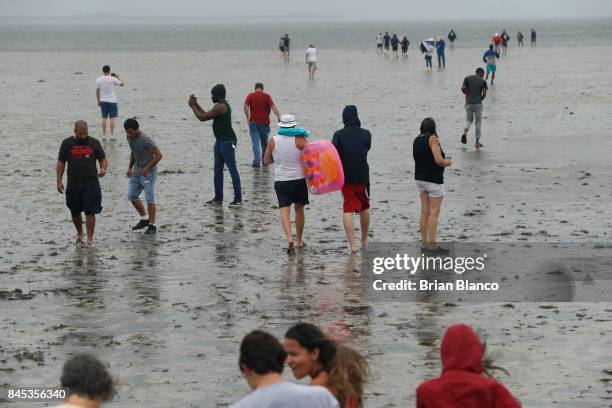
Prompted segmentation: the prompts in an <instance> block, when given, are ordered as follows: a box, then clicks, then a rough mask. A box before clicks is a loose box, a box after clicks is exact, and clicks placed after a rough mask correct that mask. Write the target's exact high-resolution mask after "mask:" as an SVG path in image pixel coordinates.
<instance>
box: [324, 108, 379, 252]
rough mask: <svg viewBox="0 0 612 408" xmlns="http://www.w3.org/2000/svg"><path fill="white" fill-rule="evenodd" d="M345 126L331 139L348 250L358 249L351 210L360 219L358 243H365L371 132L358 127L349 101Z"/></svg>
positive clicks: (368, 216)
mask: <svg viewBox="0 0 612 408" xmlns="http://www.w3.org/2000/svg"><path fill="white" fill-rule="evenodd" d="M342 120H343V122H344V129H341V130H339V131H337V132H336V133H335V134H334V137H333V139H332V143H333V144H334V146H335V147H336V150H338V154H339V155H340V160H341V161H342V168H343V169H344V186H343V187H342V197H343V198H344V219H343V221H344V230H345V231H346V236H347V238H348V240H349V244H350V247H351V253H355V252H357V246H356V245H355V228H354V227H353V213H357V214H359V219H360V222H361V245H362V246H364V247H365V245H366V244H367V241H368V229H369V228H370V169H369V167H368V151H370V147H371V146H372V135H371V134H370V132H369V131H367V130H365V129H362V128H361V122H360V121H359V116H358V115H357V107H355V106H354V105H348V106H346V107H345V108H344V111H343V112H342Z"/></svg>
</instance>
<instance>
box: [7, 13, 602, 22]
mask: <svg viewBox="0 0 612 408" xmlns="http://www.w3.org/2000/svg"><path fill="white" fill-rule="evenodd" d="M73 18H80V19H88V20H96V19H98V20H104V21H105V22H108V19H117V20H127V19H130V20H132V19H135V18H138V19H144V20H146V19H149V20H168V19H173V20H174V21H176V20H179V21H181V20H182V21H186V22H187V21H189V22H197V21H206V22H209V23H210V22H219V23H227V22H240V23H251V24H258V23H261V22H272V21H275V20H276V19H278V18H288V19H291V23H296V22H298V23H299V22H300V21H299V20H302V22H307V23H313V22H316V20H317V19H321V20H324V22H336V23H377V22H396V21H406V22H439V21H444V22H447V21H448V22H460V21H489V20H493V21H504V20H505V21H511V20H524V21H536V20H539V21H550V20H606V19H612V15H610V16H578V17H568V16H563V17H560V16H558V17H554V16H553V17H551V16H546V17H505V18H502V17H499V16H496V17H493V18H488V17H477V18H464V19H458V18H439V19H430V18H427V19H414V18H394V19H378V18H373V19H361V18H349V17H344V16H338V15H324V14H300V13H289V14H273V15H270V14H267V15H257V14H252V15H241V16H227V15H225V16H223V15H218V16H204V15H202V16H193V15H190V16H187V15H159V14H151V15H136V14H125V15H120V14H112V13H93V14H91V13H90V14H65V15H30V16H24V15H0V19H11V20H18V21H19V20H21V21H24V20H30V21H37V22H38V21H39V20H65V19H73ZM254 18H256V19H259V20H258V21H252V20H253V19H254ZM105 19H106V20H105ZM219 20H221V21H219ZM142 22H143V23H144V22H146V21H142ZM134 23H135V24H138V23H139V22H138V21H135V22H134ZM280 23H282V22H280Z"/></svg>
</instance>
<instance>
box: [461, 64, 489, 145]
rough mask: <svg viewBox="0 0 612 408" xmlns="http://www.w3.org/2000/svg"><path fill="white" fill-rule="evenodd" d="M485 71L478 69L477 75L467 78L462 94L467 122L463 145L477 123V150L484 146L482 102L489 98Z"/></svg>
mask: <svg viewBox="0 0 612 408" xmlns="http://www.w3.org/2000/svg"><path fill="white" fill-rule="evenodd" d="M483 76H484V70H483V69H482V68H480V67H479V68H478V69H476V74H475V75H470V76H467V77H465V79H464V80H463V85H462V86H461V92H463V93H464V94H465V115H466V122H465V127H464V128H463V135H462V136H461V143H463V144H466V143H467V133H468V130H470V126H472V122H476V144H475V147H476V148H477V149H479V148H481V147H482V146H483V144H482V143H480V136H481V125H482V101H483V100H484V99H485V98H486V97H487V90H488V86H487V81H485V80H484V79H483Z"/></svg>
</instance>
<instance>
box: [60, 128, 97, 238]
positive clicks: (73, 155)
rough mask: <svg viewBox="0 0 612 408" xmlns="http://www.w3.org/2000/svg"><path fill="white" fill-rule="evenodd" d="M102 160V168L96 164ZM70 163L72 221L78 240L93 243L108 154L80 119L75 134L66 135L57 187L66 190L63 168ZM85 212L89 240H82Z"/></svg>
mask: <svg viewBox="0 0 612 408" xmlns="http://www.w3.org/2000/svg"><path fill="white" fill-rule="evenodd" d="M96 161H98V162H99V163H100V170H99V171H98V168H97V166H96ZM66 163H68V187H67V189H66V206H67V207H68V208H69V209H70V213H71V214H72V222H73V224H74V226H75V228H76V230H77V240H76V244H77V246H80V247H86V248H90V247H93V236H94V229H95V226H96V214H99V213H100V212H101V211H102V192H101V190H100V181H99V178H100V177H104V175H105V174H106V166H107V165H108V163H107V161H106V156H105V154H104V149H102V145H101V144H100V142H99V141H98V140H97V139H94V138H93V137H90V136H89V133H88V130H87V123H86V122H85V121H83V120H79V121H77V122H76V123H75V124H74V136H71V137H69V138H67V139H64V141H63V142H62V145H61V147H60V150H59V155H58V158H57V167H56V175H57V191H58V193H60V194H63V193H64V183H63V181H62V179H63V177H64V169H65V167H66ZM83 212H84V213H85V223H86V226H87V241H86V242H83V218H82V216H81V213H83Z"/></svg>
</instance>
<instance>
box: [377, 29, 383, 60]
mask: <svg viewBox="0 0 612 408" xmlns="http://www.w3.org/2000/svg"><path fill="white" fill-rule="evenodd" d="M382 52H383V36H382V33H378V35H377V36H376V53H377V54H379V55H380V54H382Z"/></svg>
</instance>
